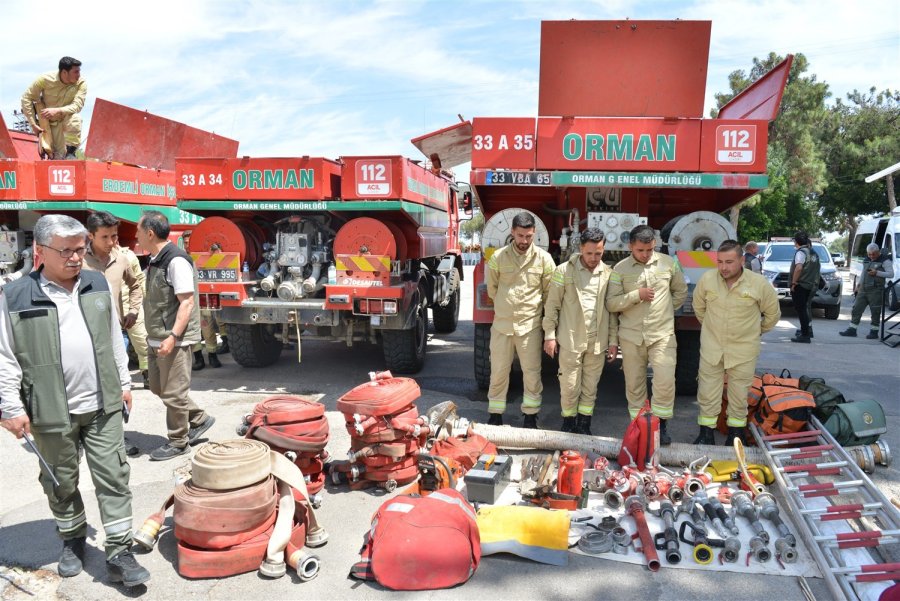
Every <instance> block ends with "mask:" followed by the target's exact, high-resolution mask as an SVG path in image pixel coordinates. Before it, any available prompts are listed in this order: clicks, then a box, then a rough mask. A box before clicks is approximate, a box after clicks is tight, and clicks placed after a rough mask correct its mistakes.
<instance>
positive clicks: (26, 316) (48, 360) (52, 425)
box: [3, 270, 127, 433]
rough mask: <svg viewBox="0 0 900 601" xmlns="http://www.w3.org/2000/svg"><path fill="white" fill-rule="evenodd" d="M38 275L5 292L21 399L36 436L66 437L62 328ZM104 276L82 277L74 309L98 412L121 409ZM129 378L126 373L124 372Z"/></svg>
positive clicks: (85, 273)
mask: <svg viewBox="0 0 900 601" xmlns="http://www.w3.org/2000/svg"><path fill="white" fill-rule="evenodd" d="M40 278H41V273H40V270H38V271H32V272H31V273H30V274H28V275H27V276H25V277H23V278H21V279H19V280H15V281H14V282H10V283H9V284H7V285H6V286H4V287H3V296H4V297H5V298H6V308H7V309H8V311H9V321H10V326H11V332H12V338H13V340H14V341H15V351H14V354H15V358H16V362H17V363H18V364H19V367H20V368H21V370H22V381H21V391H20V398H21V401H22V404H23V405H24V408H25V412H26V413H27V414H28V418H29V419H30V420H31V427H32V429H34V430H35V431H36V432H42V433H53V432H65V431H67V430H68V429H69V428H70V426H71V422H70V419H69V404H68V398H67V393H66V381H65V378H64V376H63V366H62V350H61V346H62V345H61V340H60V335H61V334H60V322H59V318H58V310H57V307H56V304H55V303H54V302H53V301H52V300H51V299H50V298H49V297H48V296H47V295H46V294H45V293H44V291H43V290H42V289H41V284H40ZM111 302H112V297H111V296H110V292H109V286H108V285H107V283H106V279H105V278H104V277H103V275H101V274H99V273H96V272H91V271H82V272H81V275H80V280H79V283H78V303H79V305H80V308H81V314H82V315H83V316H84V323H85V325H86V326H87V330H88V333H89V334H90V336H91V340H90V343H89V345H90V346H91V347H93V351H94V362H95V363H96V367H97V383H98V385H99V390H98V396H99V403H100V407H101V408H102V410H103V411H104V412H106V413H114V412H116V411H120V410H121V409H122V388H123V387H122V374H120V373H119V368H118V365H117V363H116V357H115V352H114V349H113V337H114V336H120V334H119V332H117V331H112V318H113V314H112V312H113V311H114V309H113V307H112V305H111ZM125 375H127V372H125Z"/></svg>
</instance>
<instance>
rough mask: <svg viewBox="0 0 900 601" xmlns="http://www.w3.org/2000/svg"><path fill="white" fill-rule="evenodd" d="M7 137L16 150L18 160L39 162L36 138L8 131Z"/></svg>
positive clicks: (39, 156)
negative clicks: (10, 139)
mask: <svg viewBox="0 0 900 601" xmlns="http://www.w3.org/2000/svg"><path fill="white" fill-rule="evenodd" d="M9 136H10V138H12V143H13V146H14V147H15V149H16V154H17V155H18V156H19V160H22V161H40V160H41V155H39V154H38V142H37V136H34V135H32V134H25V133H22V132H20V131H10V132H9Z"/></svg>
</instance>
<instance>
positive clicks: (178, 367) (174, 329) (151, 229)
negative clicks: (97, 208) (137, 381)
mask: <svg viewBox="0 0 900 601" xmlns="http://www.w3.org/2000/svg"><path fill="white" fill-rule="evenodd" d="M137 239H138V242H139V243H140V245H141V248H144V249H146V250H147V252H149V253H150V263H149V265H148V266H147V292H146V294H145V295H144V315H145V320H146V325H147V343H148V345H149V347H150V348H149V367H150V369H149V371H150V390H151V391H153V394H155V395H157V396H159V397H160V398H161V399H162V402H163V404H165V406H166V427H167V428H168V435H169V442H167V443H166V444H164V445H163V446H161V447H159V448H158V449H155V450H154V451H152V452H151V453H150V459H151V460H152V461H165V460H167V459H173V458H175V457H178V456H179V455H183V454H185V453H187V452H188V451H189V450H190V449H189V448H188V445H191V444H193V443H195V442H197V441H198V440H199V439H200V436H202V435H203V433H204V432H206V431H207V430H209V429H210V427H212V425H213V424H214V423H215V421H216V419H215V418H214V417H213V416H211V415H207V414H206V412H205V411H203V410H202V409H200V407H198V406H197V405H196V404H195V403H194V401H192V400H191V397H190V396H189V395H190V388H191V361H190V358H191V347H192V346H193V345H194V344H196V343H198V342H200V309H199V306H198V303H197V302H196V297H197V272H196V271H195V270H194V263H193V261H192V260H191V256H190V255H189V254H187V253H186V252H184V251H183V250H182V249H180V248H178V246H176V245H175V244H172V243H171V242H169V220H168V219H166V216H165V215H163V214H162V213H160V212H159V211H147V212H145V213H144V214H143V216H142V217H141V220H140V221H139V222H138V227H137Z"/></svg>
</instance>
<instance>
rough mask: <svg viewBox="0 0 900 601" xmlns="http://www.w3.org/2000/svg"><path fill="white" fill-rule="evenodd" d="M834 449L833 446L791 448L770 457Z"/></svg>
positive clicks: (819, 445)
mask: <svg viewBox="0 0 900 601" xmlns="http://www.w3.org/2000/svg"><path fill="white" fill-rule="evenodd" d="M833 448H834V445H831V444H817V445H814V446H809V447H790V448H788V449H778V450H777V451H772V452H771V453H770V455H789V454H791V453H808V452H810V451H830V450H832V449H833Z"/></svg>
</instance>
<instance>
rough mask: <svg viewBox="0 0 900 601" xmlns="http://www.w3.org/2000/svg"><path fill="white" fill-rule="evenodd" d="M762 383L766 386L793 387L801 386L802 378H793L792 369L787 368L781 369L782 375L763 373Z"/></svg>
mask: <svg viewBox="0 0 900 601" xmlns="http://www.w3.org/2000/svg"><path fill="white" fill-rule="evenodd" d="M761 380H762V383H763V385H764V386H790V387H791V388H800V378H792V377H791V371H790V370H789V369H787V368H785V369H782V370H781V375H780V376H776V375H775V374H763V375H762V378H761Z"/></svg>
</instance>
